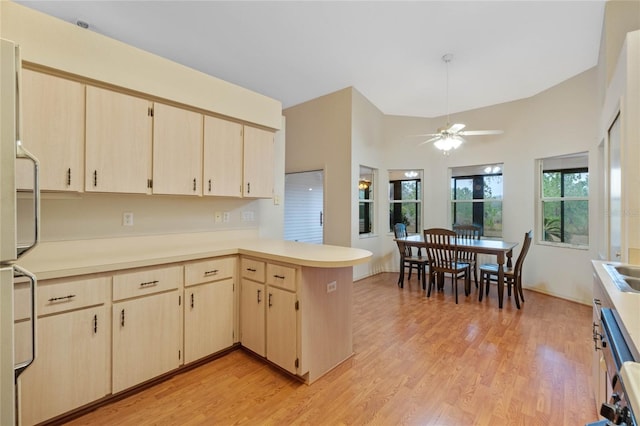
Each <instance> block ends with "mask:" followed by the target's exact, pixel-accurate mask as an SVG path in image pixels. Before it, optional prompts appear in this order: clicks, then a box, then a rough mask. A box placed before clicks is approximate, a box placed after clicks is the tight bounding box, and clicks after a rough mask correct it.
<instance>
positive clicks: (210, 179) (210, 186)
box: [209, 179, 211, 192]
mask: <svg viewBox="0 0 640 426" xmlns="http://www.w3.org/2000/svg"><path fill="white" fill-rule="evenodd" d="M209 192H211V179H209Z"/></svg>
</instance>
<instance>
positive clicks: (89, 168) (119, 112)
mask: <svg viewBox="0 0 640 426" xmlns="http://www.w3.org/2000/svg"><path fill="white" fill-rule="evenodd" d="M150 108H151V103H150V102H149V101H147V100H144V99H140V98H136V97H133V96H129V95H124V94H121V93H116V92H112V91H109V90H104V89H99V88H97V87H92V86H87V108H86V116H87V118H86V122H87V124H86V126H87V133H86V163H85V164H86V171H85V191H96V192H124V193H140V194H145V193H148V192H150V189H149V188H148V186H149V179H150V178H151V131H152V128H151V125H152V118H151V109H150Z"/></svg>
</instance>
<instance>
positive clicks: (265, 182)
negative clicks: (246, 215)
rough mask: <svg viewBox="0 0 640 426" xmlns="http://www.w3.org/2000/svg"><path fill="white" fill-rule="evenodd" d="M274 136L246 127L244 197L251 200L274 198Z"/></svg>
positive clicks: (267, 132) (270, 133) (264, 131)
mask: <svg viewBox="0 0 640 426" xmlns="http://www.w3.org/2000/svg"><path fill="white" fill-rule="evenodd" d="M273 162H274V134H273V132H269V131H266V130H262V129H257V128H255V127H250V126H244V163H243V176H244V183H243V185H242V195H243V196H244V197H249V198H271V197H273V171H274V163H273Z"/></svg>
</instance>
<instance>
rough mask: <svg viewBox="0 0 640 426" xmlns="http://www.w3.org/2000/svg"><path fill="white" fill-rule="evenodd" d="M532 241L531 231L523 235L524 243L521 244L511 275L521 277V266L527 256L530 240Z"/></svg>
mask: <svg viewBox="0 0 640 426" xmlns="http://www.w3.org/2000/svg"><path fill="white" fill-rule="evenodd" d="M532 239H533V230H530V231H529V232H526V233H525V234H524V241H523V243H522V249H521V250H520V254H518V258H517V259H516V264H515V266H514V267H513V275H515V276H516V277H519V276H520V275H522V264H523V263H524V258H525V257H526V256H527V253H528V252H529V247H530V246H531V240H532Z"/></svg>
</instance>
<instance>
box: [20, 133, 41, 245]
mask: <svg viewBox="0 0 640 426" xmlns="http://www.w3.org/2000/svg"><path fill="white" fill-rule="evenodd" d="M16 158H20V159H27V160H30V161H31V162H32V163H33V210H34V211H33V218H34V220H33V243H31V244H29V246H27V247H19V248H18V257H19V256H22V255H23V254H25V253H26V252H28V251H29V250H31V249H32V248H34V247H35V246H36V245H37V244H38V242H40V162H39V161H38V159H37V158H36V157H35V156H34V155H33V154H31V153H30V152H29V151H27V150H26V148H25V147H23V146H22V143H21V142H20V141H18V142H17V143H16Z"/></svg>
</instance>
